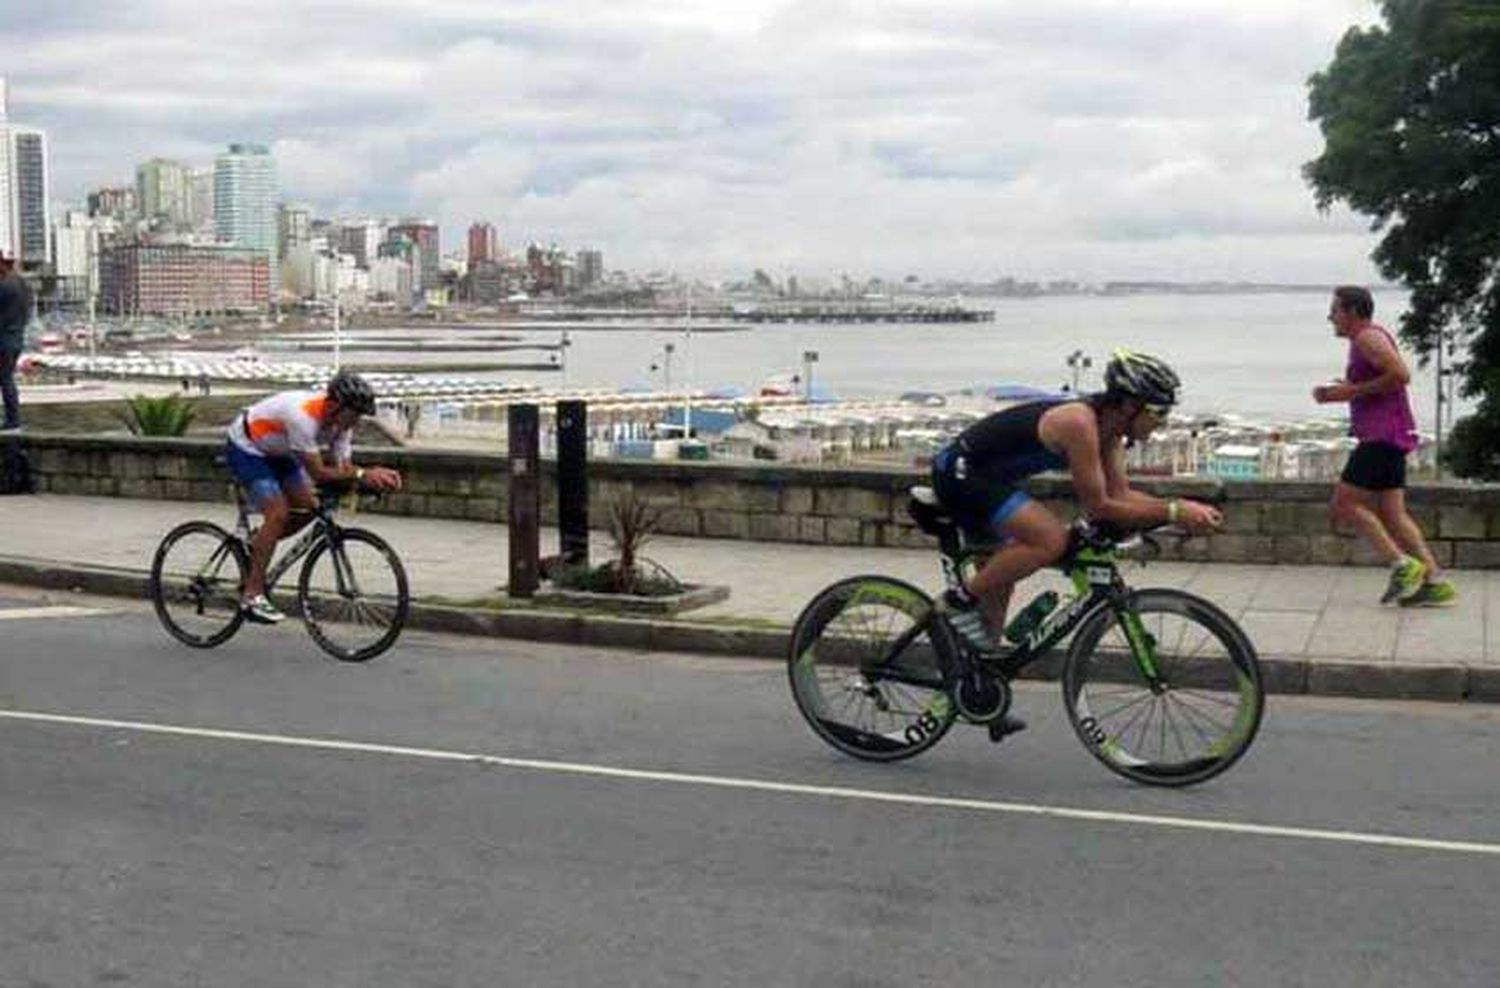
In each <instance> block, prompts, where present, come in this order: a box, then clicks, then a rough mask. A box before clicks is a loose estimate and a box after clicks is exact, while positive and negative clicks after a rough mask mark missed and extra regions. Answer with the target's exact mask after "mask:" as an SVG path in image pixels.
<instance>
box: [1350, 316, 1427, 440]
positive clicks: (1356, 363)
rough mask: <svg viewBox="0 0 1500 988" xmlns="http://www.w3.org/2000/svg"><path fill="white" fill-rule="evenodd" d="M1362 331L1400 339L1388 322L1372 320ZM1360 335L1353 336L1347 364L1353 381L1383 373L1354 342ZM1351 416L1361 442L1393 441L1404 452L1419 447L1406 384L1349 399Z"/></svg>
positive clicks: (1351, 381)
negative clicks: (1393, 334)
mask: <svg viewBox="0 0 1500 988" xmlns="http://www.w3.org/2000/svg"><path fill="white" fill-rule="evenodd" d="M1360 332H1362V333H1369V332H1377V333H1385V338H1386V339H1388V340H1390V341H1391V344H1392V345H1393V346H1394V345H1395V343H1396V341H1395V339H1394V338H1393V337H1392V336H1391V334H1390V333H1387V332H1386V330H1385V327H1384V326H1377V325H1375V324H1374V323H1371V324H1370V325H1369V327H1368V328H1366V329H1363V330H1360ZM1358 338H1359V337H1358V335H1357V334H1356V335H1355V336H1353V337H1351V338H1350V339H1349V363H1348V364H1347V365H1346V366H1345V368H1344V380H1346V381H1348V382H1349V383H1350V384H1358V383H1359V382H1361V381H1368V380H1369V379H1370V378H1372V377H1379V376H1380V368H1378V367H1376V366H1375V365H1374V364H1372V363H1370V362H1369V361H1368V360H1366V359H1365V355H1364V354H1363V353H1361V352H1360V350H1359V347H1357V346H1355V345H1354V341H1355V340H1356V339H1358ZM1349 418H1350V420H1351V424H1352V425H1353V427H1354V438H1356V439H1358V440H1359V441H1360V442H1362V443H1363V442H1376V443H1390V444H1391V445H1392V446H1395V447H1396V448H1397V449H1399V450H1401V452H1403V453H1410V452H1411V451H1412V450H1414V449H1416V448H1417V422H1416V419H1414V418H1413V417H1412V414H1411V400H1410V399H1409V398H1408V397H1407V394H1406V388H1405V387H1404V386H1403V387H1400V388H1397V389H1396V390H1395V391H1387V392H1385V393H1384V394H1378V395H1364V396H1362V397H1359V398H1355V399H1354V400H1353V401H1351V402H1350V403H1349Z"/></svg>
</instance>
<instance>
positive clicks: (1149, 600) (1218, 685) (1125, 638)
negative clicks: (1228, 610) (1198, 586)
mask: <svg viewBox="0 0 1500 988" xmlns="http://www.w3.org/2000/svg"><path fill="white" fill-rule="evenodd" d="M1063 701H1064V703H1065V704H1066V705H1067V709H1068V717H1069V718H1070V719H1071V720H1072V722H1073V729H1074V731H1076V732H1077V733H1078V736H1079V738H1081V739H1082V740H1083V743H1084V744H1085V745H1086V746H1087V747H1088V749H1089V751H1090V752H1092V753H1093V755H1094V757H1095V758H1098V759H1099V760H1100V761H1101V762H1103V763H1104V764H1105V765H1106V766H1107V767H1108V768H1109V769H1110V770H1111V771H1113V772H1117V773H1119V774H1120V775H1123V776H1124V777H1126V778H1127V779H1132V780H1134V781H1136V782H1143V783H1146V784H1148V785H1158V786H1185V785H1191V784H1193V783H1195V782H1202V781H1204V780H1205V779H1211V778H1213V777H1214V776H1216V775H1218V774H1219V773H1220V772H1223V771H1224V770H1225V769H1227V768H1229V767H1230V766H1231V765H1233V764H1234V763H1235V762H1236V761H1238V760H1239V758H1240V756H1241V755H1243V754H1244V753H1245V751H1246V750H1247V749H1248V748H1249V747H1250V742H1251V741H1253V740H1254V739H1255V732H1256V730H1257V729H1258V728H1259V727H1260V719H1261V714H1262V713H1263V711H1264V709H1265V690H1264V687H1263V686H1262V683H1261V675H1260V664H1259V662H1258V661H1257V659H1256V657H1255V648H1254V646H1252V645H1251V644H1250V640H1249V639H1248V638H1246V637H1245V633H1244V632H1243V631H1241V630H1240V627H1239V625H1237V624H1235V623H1234V619H1233V618H1231V617H1230V616H1229V615H1227V614H1225V613H1224V612H1223V611H1221V610H1219V609H1218V608H1217V607H1215V606H1214V605H1213V604H1211V603H1209V602H1208V601H1206V600H1203V599H1202V598H1200V597H1195V596H1193V595H1192V594H1188V593H1183V592H1181V591H1178V590H1142V591H1137V592H1135V593H1132V594H1131V595H1130V596H1129V597H1128V598H1127V599H1126V601H1125V603H1124V605H1123V606H1122V607H1120V608H1118V609H1115V608H1111V607H1103V608H1100V609H1099V610H1097V611H1095V612H1094V613H1093V614H1092V615H1090V616H1089V617H1088V618H1086V619H1085V621H1084V623H1083V624H1082V625H1081V626H1080V627H1079V629H1078V631H1077V632H1076V633H1075V634H1074V636H1073V644H1072V647H1071V648H1070V649H1069V650H1068V658H1067V665H1066V667H1065V668H1064V670H1063Z"/></svg>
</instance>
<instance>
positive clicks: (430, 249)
mask: <svg viewBox="0 0 1500 988" xmlns="http://www.w3.org/2000/svg"><path fill="white" fill-rule="evenodd" d="M397 237H402V238H405V239H406V240H408V241H410V242H411V243H412V245H413V246H415V247H416V248H417V252H418V254H419V257H418V258H417V275H416V278H417V285H416V290H417V292H418V294H420V293H422V292H425V291H426V290H427V289H429V288H436V287H437V285H438V262H439V261H440V260H441V259H442V246H441V244H440V242H439V240H438V226H437V224H436V223H433V222H431V221H428V220H402V221H401V222H400V223H397V224H396V225H395V226H393V227H391V228H390V230H389V231H387V234H386V239H387V241H390V240H394V239H396V238H397Z"/></svg>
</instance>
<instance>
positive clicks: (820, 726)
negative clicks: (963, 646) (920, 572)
mask: <svg viewBox="0 0 1500 988" xmlns="http://www.w3.org/2000/svg"><path fill="white" fill-rule="evenodd" d="M931 612H932V598H930V597H928V596H927V595H926V594H925V593H923V592H922V591H921V590H918V589H917V588H916V587H913V586H911V585H910V584H907V583H903V582H901V581H900V580H893V579H890V578H889V577H884V576H856V577H851V578H850V579H847V580H842V581H840V582H838V583H835V584H833V585H832V586H830V587H828V588H827V589H826V590H824V591H823V592H822V593H820V594H818V595H817V596H816V597H814V598H813V600H812V602H811V603H810V604H808V605H807V607H806V608H805V609H804V610H803V611H802V615H801V616H800V617H799V618H797V624H796V625H795V626H794V627H793V629H792V640H791V654H790V655H789V656H788V667H787V671H788V674H789V675H790V678H791V685H792V696H793V698H794V699H795V700H796V701H797V709H798V710H800V711H801V712H802V716H803V717H804V718H806V720H807V723H808V724H809V725H810V726H811V727H812V729H813V730H814V731H816V732H817V734H818V736H819V737H821V738H822V739H823V740H824V741H827V742H828V743H829V744H831V745H833V746H834V747H835V748H837V749H838V750H839V751H842V752H844V753H845V754H847V755H853V756H854V757H855V758H863V759H867V760H869V761H881V762H889V761H896V760H897V759H901V758H910V757H911V756H913V755H916V754H919V753H921V752H923V751H926V750H927V749H928V748H930V747H932V746H933V745H934V744H937V742H938V739H939V738H941V737H942V736H943V735H944V734H946V733H947V731H948V728H950V727H952V726H953V719H954V717H955V716H957V713H956V711H955V710H954V707H953V701H952V700H950V699H949V697H948V693H947V691H946V690H945V689H944V676H943V668H944V666H945V664H946V663H947V657H948V656H950V655H951V654H952V646H951V644H950V640H949V638H948V637H947V631H946V627H945V626H944V625H941V624H939V623H936V622H934V621H933V620H932V618H931Z"/></svg>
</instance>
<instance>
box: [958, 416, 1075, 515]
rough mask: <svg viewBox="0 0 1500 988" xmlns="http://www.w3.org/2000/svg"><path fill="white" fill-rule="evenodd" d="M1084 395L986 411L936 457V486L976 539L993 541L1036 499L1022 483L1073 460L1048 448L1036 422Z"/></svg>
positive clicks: (1058, 468) (1062, 466) (1063, 466)
mask: <svg viewBox="0 0 1500 988" xmlns="http://www.w3.org/2000/svg"><path fill="white" fill-rule="evenodd" d="M1083 400H1086V399H1082V398H1057V399H1044V400H1042V401H1032V402H1027V403H1026V404H1024V405H1015V406H1012V407H1010V408H1007V409H1005V410H1004V411H999V412H995V413H994V414H993V415H987V416H985V417H984V418H982V419H980V420H979V421H978V422H975V423H974V424H973V425H971V426H969V427H968V428H967V429H965V430H964V431H963V432H961V433H959V434H958V438H956V439H954V440H953V442H951V443H949V444H948V445H947V446H944V447H943V448H942V449H941V450H939V451H938V454H937V455H936V456H934V457H933V458H932V489H933V491H934V492H935V493H936V494H937V496H938V500H939V501H941V502H942V503H943V506H944V507H946V508H947V509H948V510H949V511H950V512H952V513H953V518H954V520H955V521H957V522H958V523H959V525H961V526H963V529H964V531H965V532H966V533H967V534H968V535H969V536H970V537H972V538H977V539H991V538H994V537H995V536H996V535H997V534H999V529H1000V526H1001V525H1003V524H1005V522H1006V520H1007V519H1009V518H1010V517H1011V516H1012V515H1014V514H1015V513H1016V512H1017V511H1019V510H1020V509H1021V507H1022V506H1023V505H1025V504H1028V503H1029V502H1030V501H1031V497H1030V496H1029V495H1028V494H1026V492H1025V491H1022V490H1020V488H1019V486H1018V485H1019V484H1020V483H1021V482H1022V481H1023V480H1025V479H1026V478H1027V477H1030V476H1031V475H1033V474H1038V473H1041V472H1043V471H1044V470H1061V469H1063V468H1065V467H1066V466H1067V465H1068V461H1067V459H1066V458H1064V457H1063V456H1062V455H1061V454H1058V453H1054V452H1053V451H1052V450H1050V449H1048V448H1047V446H1046V445H1045V444H1044V443H1043V442H1042V440H1041V438H1040V437H1039V436H1038V435H1037V423H1039V422H1040V421H1041V418H1042V416H1043V415H1044V414H1046V413H1047V412H1048V411H1051V410H1052V409H1054V408H1056V407H1057V406H1058V405H1061V404H1064V403H1066V402H1069V401H1083Z"/></svg>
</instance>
